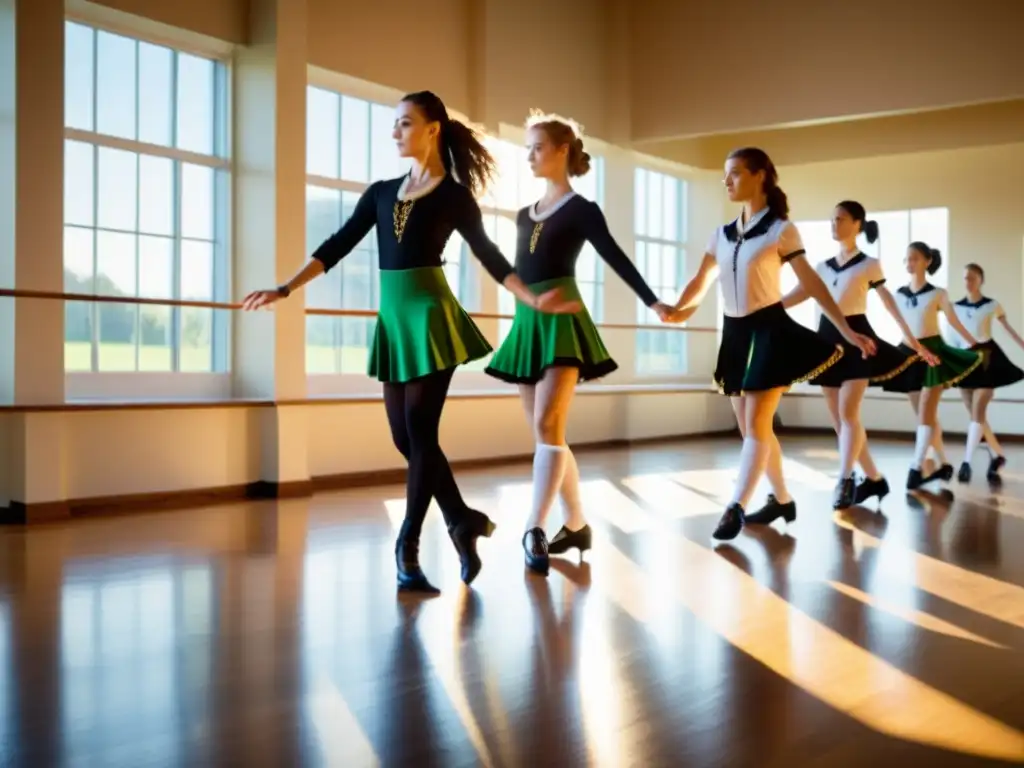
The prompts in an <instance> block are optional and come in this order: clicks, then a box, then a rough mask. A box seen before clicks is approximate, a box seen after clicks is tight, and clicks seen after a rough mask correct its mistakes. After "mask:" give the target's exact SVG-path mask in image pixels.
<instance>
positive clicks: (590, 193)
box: [480, 139, 604, 339]
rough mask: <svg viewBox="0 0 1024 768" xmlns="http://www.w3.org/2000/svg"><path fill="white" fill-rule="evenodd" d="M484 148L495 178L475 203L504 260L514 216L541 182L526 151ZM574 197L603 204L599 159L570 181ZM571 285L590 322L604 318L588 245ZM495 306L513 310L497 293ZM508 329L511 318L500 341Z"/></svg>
mask: <svg viewBox="0 0 1024 768" xmlns="http://www.w3.org/2000/svg"><path fill="white" fill-rule="evenodd" d="M488 148H489V149H490V150H491V152H492V153H493V154H494V157H495V159H496V160H497V162H498V177H497V178H496V179H495V182H494V184H493V188H492V189H491V190H489V191H488V192H487V194H486V195H485V196H484V198H483V199H482V200H481V201H480V205H481V207H482V209H483V211H484V223H485V225H486V226H487V227H488V229H489V233H490V235H491V237H492V238H494V241H495V242H496V243H497V244H498V247H499V248H501V250H502V253H504V254H505V256H506V258H508V260H509V261H513V260H514V259H515V255H516V225H515V222H516V216H517V215H518V213H519V211H520V210H521V209H522V208H525V207H527V206H529V205H533V204H534V203H535V202H537V200H539V199H540V198H541V197H542V196H543V195H544V190H545V182H544V180H543V179H538V178H536V177H534V175H533V174H532V172H531V171H530V166H529V165H528V164H527V162H526V148H525V147H523V146H520V145H517V144H513V143H512V142H510V141H504V140H498V139H488ZM571 181H572V186H573V189H574V190H575V191H576V193H577V194H578V195H580V196H582V197H585V198H587V199H588V200H592V201H593V202H595V203H597V204H598V205H603V204H604V159H603V158H601V157H594V158H592V159H591V167H590V173H588V174H586V175H585V176H581V177H579V178H576V179H572V180H571ZM576 282H577V284H578V285H579V289H580V293H581V295H582V297H583V303H584V304H585V305H586V307H587V310H588V311H589V312H590V315H591V317H592V318H593V319H594V321H595V322H601V321H602V320H603V319H604V296H603V294H604V263H603V262H602V261H601V260H600V258H598V256H597V253H596V252H595V251H594V248H593V246H591V245H590V243H585V244H584V246H583V250H582V251H581V252H580V256H579V259H578V260H577V262H576ZM498 296H499V298H498V308H499V312H500V313H501V314H503V315H511V314H513V313H514V312H515V297H514V296H512V294H511V293H509V292H508V291H506V290H505V289H504V288H501V289H499V294H498ZM511 327H512V321H511V320H502V321H501V322H500V323H499V328H498V334H499V337H500V338H502V339H504V338H505V335H506V334H507V333H508V332H509V329H510V328H511Z"/></svg>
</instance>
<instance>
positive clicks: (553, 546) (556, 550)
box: [548, 525, 593, 555]
mask: <svg viewBox="0 0 1024 768" xmlns="http://www.w3.org/2000/svg"><path fill="white" fill-rule="evenodd" d="M592 543H593V538H592V532H591V530H590V526H589V525H584V526H583V527H582V528H580V529H579V530H578V531H570V530H569V529H568V528H566V527H565V526H564V525H563V526H562V527H561V529H560V530H559V531H558V533H556V534H555V538H553V539H552V540H551V543H550V544H548V554H552V555H564V554H565V553H566V552H568V551H569V550H570V549H572V548H573V547H576V549H578V550H579V551H580V555H582V554H583V553H584V552H586V551H587V550H588V549H590V545H591V544H592Z"/></svg>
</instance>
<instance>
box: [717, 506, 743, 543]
mask: <svg viewBox="0 0 1024 768" xmlns="http://www.w3.org/2000/svg"><path fill="white" fill-rule="evenodd" d="M745 518H746V515H745V514H744V512H743V507H741V506H740V505H739V504H730V505H729V506H728V507H727V508H726V510H725V514H723V515H722V517H721V519H720V520H719V521H718V527H717V528H715V532H714V533H712V534H711V535H712V536H714V537H715V538H716V539H718V540H719V541H729V539H735V538H736V537H737V536H739V535H740V531H742V530H743V521H744V519H745Z"/></svg>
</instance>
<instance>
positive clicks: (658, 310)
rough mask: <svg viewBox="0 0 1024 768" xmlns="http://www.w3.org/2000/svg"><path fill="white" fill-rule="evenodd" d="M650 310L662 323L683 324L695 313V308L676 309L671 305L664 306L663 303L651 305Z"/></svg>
mask: <svg viewBox="0 0 1024 768" xmlns="http://www.w3.org/2000/svg"><path fill="white" fill-rule="evenodd" d="M651 309H652V310H654V312H655V314H657V315H658V319H659V320H661V322H663V323H685V322H686V321H687V320H689V319H690V318H691V317H692V316H693V313H694V312H696V311H697V307H687V308H686V309H676V308H675V307H673V306H672V305H671V304H666V303H665V302H663V301H658V302H655V303H654V304H651Z"/></svg>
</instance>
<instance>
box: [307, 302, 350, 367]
mask: <svg viewBox="0 0 1024 768" xmlns="http://www.w3.org/2000/svg"><path fill="white" fill-rule="evenodd" d="M340 319H341V318H339V317H319V316H316V315H312V316H310V317H307V318H306V373H307V374H309V373H341V368H340V365H339V356H338V355H337V354H336V351H335V349H336V347H337V346H338V345H337V341H336V328H337V327H338V321H339V320H340Z"/></svg>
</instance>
